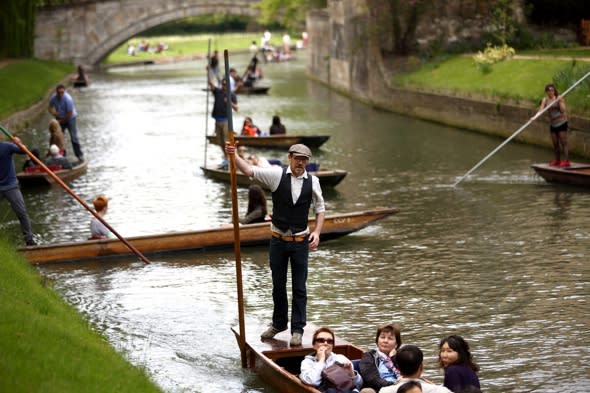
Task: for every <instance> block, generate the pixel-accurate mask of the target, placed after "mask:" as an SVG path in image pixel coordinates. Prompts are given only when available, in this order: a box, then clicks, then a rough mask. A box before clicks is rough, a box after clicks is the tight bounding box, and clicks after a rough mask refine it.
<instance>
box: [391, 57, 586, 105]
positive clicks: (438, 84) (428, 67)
mask: <svg viewBox="0 0 590 393" xmlns="http://www.w3.org/2000/svg"><path fill="white" fill-rule="evenodd" d="M565 53H567V54H568V55H570V56H571V55H574V54H575V55H577V56H575V57H579V59H578V60H562V59H561V56H563V55H564V54H565ZM525 55H526V56H529V55H530V56H539V57H538V58H526V59H518V58H515V59H512V60H507V61H503V62H499V63H496V64H494V65H493V66H492V67H491V72H489V73H483V72H482V71H480V70H479V69H478V68H477V67H476V66H475V63H474V61H473V59H472V58H471V56H453V57H450V58H447V59H445V60H442V61H433V62H430V63H426V64H424V65H422V66H421V67H420V68H419V69H418V70H416V71H413V72H410V73H403V74H398V75H396V76H395V77H394V78H393V80H392V83H393V85H394V86H398V87H402V88H409V89H419V90H424V91H431V92H437V93H442V94H447V95H459V96H463V97H472V98H486V99H492V100H498V101H506V100H511V101H515V102H517V103H523V102H525V103H530V104H533V105H538V103H540V101H541V99H542V98H543V96H544V95H545V92H544V90H543V89H544V86H545V84H547V83H550V82H556V84H557V87H558V90H559V91H560V92H563V91H565V90H566V89H567V88H569V87H570V86H571V85H572V84H573V83H574V82H575V81H576V80H577V79H579V77H581V76H582V75H583V74H584V73H586V72H588V71H590V62H586V61H582V60H581V59H583V56H587V55H590V51H588V50H586V51H583V50H579V51H574V50H571V49H570V50H568V51H560V50H557V51H555V52H554V54H553V56H551V53H550V52H548V51H542V52H541V51H535V52H530V53H523V57H524V56H525ZM557 56H559V58H556V57H557ZM589 79H590V78H589ZM589 79H587V80H586V83H585V84H581V85H579V87H577V88H576V89H575V90H573V91H572V92H571V93H569V94H568V96H567V97H566V102H567V104H568V107H569V110H570V112H572V113H576V114H577V115H581V116H590V101H589V100H588V95H589V94H590V80H589Z"/></svg>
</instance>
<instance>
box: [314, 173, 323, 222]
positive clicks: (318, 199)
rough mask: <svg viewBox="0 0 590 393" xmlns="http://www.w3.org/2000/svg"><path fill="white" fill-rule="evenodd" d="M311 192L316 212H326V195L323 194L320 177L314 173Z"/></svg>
mask: <svg viewBox="0 0 590 393" xmlns="http://www.w3.org/2000/svg"><path fill="white" fill-rule="evenodd" d="M311 192H312V196H311V198H312V202H313V211H314V213H315V214H318V213H324V212H325V211H326V205H325V204H324V196H323V195H322V187H321V186H320V179H318V178H317V176H313V175H312V176H311Z"/></svg>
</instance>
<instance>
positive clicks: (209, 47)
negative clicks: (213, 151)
mask: <svg viewBox="0 0 590 393" xmlns="http://www.w3.org/2000/svg"><path fill="white" fill-rule="evenodd" d="M210 65H211V38H209V43H208V44H207V82H206V86H205V87H206V89H207V98H206V99H205V103H206V104H205V157H204V158H205V162H204V164H203V166H204V167H205V168H207V144H208V143H207V135H209V90H211V87H210V86H209V78H210V75H209V73H210V71H211V70H210V69H209V66H210Z"/></svg>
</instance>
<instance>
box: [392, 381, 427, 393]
mask: <svg viewBox="0 0 590 393" xmlns="http://www.w3.org/2000/svg"><path fill="white" fill-rule="evenodd" d="M412 388H419V389H420V391H422V385H421V384H420V382H418V381H408V382H406V383H404V384H403V385H401V386H400V387H399V388H398V389H397V393H406V392H407V391H409V390H410V389H412Z"/></svg>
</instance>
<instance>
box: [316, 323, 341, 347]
mask: <svg viewBox="0 0 590 393" xmlns="http://www.w3.org/2000/svg"><path fill="white" fill-rule="evenodd" d="M322 332H326V333H330V334H331V335H332V339H333V340H334V344H336V336H334V331H333V330H332V329H330V328H329V327H326V326H322V327H320V328H318V330H316V331H315V333H314V334H313V338H312V339H311V342H312V343H315V339H316V337H317V336H318V334H320V333H322Z"/></svg>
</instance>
